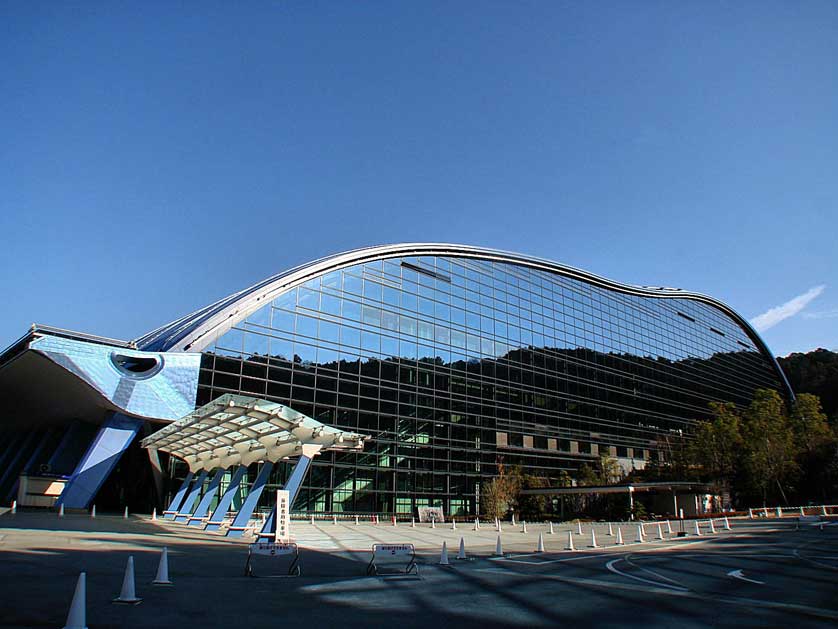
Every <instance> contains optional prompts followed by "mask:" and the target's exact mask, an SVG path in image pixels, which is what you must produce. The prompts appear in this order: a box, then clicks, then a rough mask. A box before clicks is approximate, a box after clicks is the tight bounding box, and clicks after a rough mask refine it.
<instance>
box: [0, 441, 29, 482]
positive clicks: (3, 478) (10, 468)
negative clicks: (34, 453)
mask: <svg viewBox="0 0 838 629" xmlns="http://www.w3.org/2000/svg"><path fill="white" fill-rule="evenodd" d="M37 436H38V433H36V432H30V433H29V434H28V435H26V438H25V439H24V440H23V442H22V443H21V444H20V445H19V446H18V447H17V449H16V450H15V452H14V455H13V456H12V458H11V459H10V460H9V461H8V462H7V463H6V469H5V470H0V487H3V486H4V485H5V483H6V482H7V481H9V480H11V478H12V476H17V475H18V474H20V471H21V469H22V463H21V459H22V458H23V457H24V456H25V454H24V453H26V452H28V451H29V447H30V446H31V445H32V442H33V441H34V440H35V439H36V438H37Z"/></svg>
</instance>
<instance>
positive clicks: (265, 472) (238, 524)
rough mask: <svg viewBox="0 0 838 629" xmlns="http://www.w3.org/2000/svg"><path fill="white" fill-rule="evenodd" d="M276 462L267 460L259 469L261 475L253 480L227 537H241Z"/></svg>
mask: <svg viewBox="0 0 838 629" xmlns="http://www.w3.org/2000/svg"><path fill="white" fill-rule="evenodd" d="M273 467H274V464H273V463H271V462H270V461H265V462H264V463H263V464H262V469H261V470H260V471H259V476H257V477H256V480H255V481H253V485H252V486H251V488H250V491H249V492H248V493H247V498H245V501H244V504H243V505H242V508H241V509H239V512H238V514H236V519H235V520H233V523H232V524H231V525H230V528H229V529H227V537H241V536H242V535H243V534H244V531H245V529H246V528H247V523H248V521H249V520H250V516H252V515H253V510H254V509H256V503H257V502H259V496H261V495H262V490H263V489H264V488H265V483H267V482H268V476H269V475H270V473H271V470H272V469H273Z"/></svg>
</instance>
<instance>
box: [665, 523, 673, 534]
mask: <svg viewBox="0 0 838 629" xmlns="http://www.w3.org/2000/svg"><path fill="white" fill-rule="evenodd" d="M666 534H667V535H672V524H670V523H669V520H667V521H666Z"/></svg>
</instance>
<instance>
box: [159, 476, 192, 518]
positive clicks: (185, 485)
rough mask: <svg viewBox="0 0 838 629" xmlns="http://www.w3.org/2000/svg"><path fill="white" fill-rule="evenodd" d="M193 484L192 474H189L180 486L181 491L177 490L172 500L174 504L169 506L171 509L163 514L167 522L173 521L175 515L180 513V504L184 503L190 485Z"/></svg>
mask: <svg viewBox="0 0 838 629" xmlns="http://www.w3.org/2000/svg"><path fill="white" fill-rule="evenodd" d="M191 482H192V472H189V473H188V474H187V475H186V478H184V479H183V483H182V484H181V486H180V489H178V490H177V493H176V494H175V497H174V498H172V502H171V504H170V505H169V508H168V509H166V510H165V511H164V512H163V517H164V518H166V519H167V520H171V519H172V518H174V517H175V514H176V513H177V512H178V509H179V508H180V503H182V502H183V497H184V496H185V495H186V490H187V489H189V483H191Z"/></svg>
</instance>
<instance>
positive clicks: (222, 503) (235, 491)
mask: <svg viewBox="0 0 838 629" xmlns="http://www.w3.org/2000/svg"><path fill="white" fill-rule="evenodd" d="M246 473H247V466H246V465H240V466H239V467H237V468H236V471H235V472H233V477H232V478H231V479H230V485H229V486H228V487H227V491H225V492H224V495H223V496H221V500H219V501H218V506H217V507H215V511H213V512H212V515H211V516H210V518H209V521H208V522H207V525H206V527H204V530H205V531H217V530H218V529H219V527H221V523H222V522H223V521H224V516H225V515H226V514H227V511H228V510H229V509H230V505H231V504H232V502H233V498H235V497H236V496H238V495H239V492H240V491H241V489H240V485H241V482H242V478H244V475H245V474H246Z"/></svg>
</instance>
